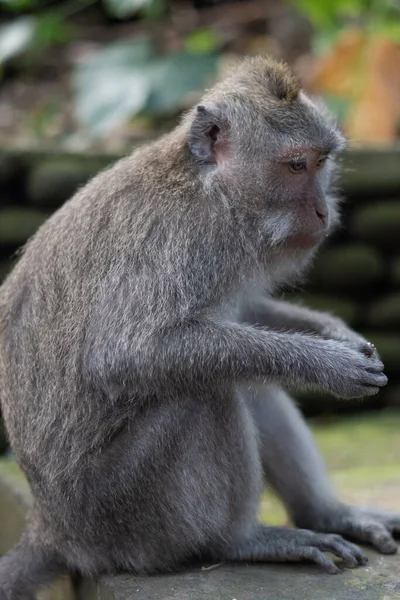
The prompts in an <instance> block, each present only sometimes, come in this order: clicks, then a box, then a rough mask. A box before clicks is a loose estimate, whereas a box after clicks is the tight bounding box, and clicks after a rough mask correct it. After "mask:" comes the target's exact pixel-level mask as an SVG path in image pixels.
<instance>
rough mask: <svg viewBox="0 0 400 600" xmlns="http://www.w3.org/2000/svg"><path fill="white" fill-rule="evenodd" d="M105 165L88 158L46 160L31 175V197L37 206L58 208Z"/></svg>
mask: <svg viewBox="0 0 400 600" xmlns="http://www.w3.org/2000/svg"><path fill="white" fill-rule="evenodd" d="M104 167H105V164H104V163H103V162H99V161H92V160H88V159H86V160H79V159H77V158H69V157H62V158H54V159H47V160H43V161H41V162H39V163H38V164H37V165H36V166H34V167H33V168H32V171H31V173H30V175H29V177H28V182H27V194H28V197H29V199H30V201H31V202H33V203H34V204H36V205H37V206H41V207H49V208H56V207H58V206H60V205H61V204H62V203H63V202H65V201H66V200H68V199H69V198H71V196H73V195H74V193H75V192H76V191H77V189H78V188H79V187H81V186H83V185H84V184H85V183H87V181H88V180H89V179H90V178H91V177H93V175H95V174H96V173H98V172H99V171H100V170H102V169H103V168H104Z"/></svg>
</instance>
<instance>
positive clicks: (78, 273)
mask: <svg viewBox="0 0 400 600" xmlns="http://www.w3.org/2000/svg"><path fill="white" fill-rule="evenodd" d="M147 156H148V151H147V150H144V151H143V152H142V153H139V154H138V155H136V156H133V157H128V158H127V159H124V160H123V161H120V162H119V163H117V164H116V165H115V166H114V167H112V168H111V169H110V170H108V171H106V172H104V173H102V174H100V175H99V176H97V177H96V178H94V180H92V181H91V182H90V183H89V184H88V185H87V186H86V187H85V188H83V190H81V191H80V192H78V194H77V195H76V196H75V197H74V198H73V199H72V200H70V201H69V202H67V203H66V204H65V205H64V206H63V207H62V208H61V209H60V210H59V211H57V213H55V214H54V215H53V216H52V217H51V218H50V219H49V220H48V221H47V222H46V223H45V224H44V225H43V226H42V227H41V228H40V230H39V231H38V232H37V234H36V235H35V236H34V238H33V239H32V240H30V242H29V243H28V244H27V246H26V248H25V250H24V253H23V255H22V257H21V258H20V260H19V262H18V264H17V266H16V267H15V269H14V270H13V272H12V273H11V274H10V276H9V277H8V278H7V280H6V281H5V283H4V284H3V286H2V287H1V288H0V323H1V326H0V398H1V401H2V406H3V411H4V416H5V420H6V425H7V429H8V432H9V435H10V439H11V444H12V447H13V450H14V452H15V454H16V456H17V459H18V461H19V463H20V465H21V466H22V468H23V470H24V471H25V473H26V475H27V477H28V479H29V481H30V483H31V486H32V488H33V490H34V494H35V497H36V499H37V500H38V501H39V503H42V504H43V505H44V506H46V510H47V512H48V513H50V512H52V513H53V515H54V518H55V519H56V518H57V512H58V511H60V513H61V512H62V511H64V512H65V511H66V510H68V506H65V498H68V497H69V496H71V497H72V495H73V494H75V496H80V497H82V496H84V495H85V493H86V492H85V486H86V485H88V479H87V473H88V471H90V470H91V472H93V470H94V466H95V465H99V464H100V463H101V461H100V462H99V460H98V459H99V456H100V455H101V454H102V452H103V451H104V449H105V448H106V447H108V446H109V444H110V442H111V441H112V440H114V439H118V440H119V439H121V437H120V436H122V438H123V436H124V432H125V430H126V428H127V427H131V428H132V427H133V425H132V424H133V423H136V425H137V426H139V425H140V424H141V423H142V419H141V412H140V411H141V408H140V407H141V402H140V401H138V402H137V405H136V404H135V402H133V401H132V397H131V398H129V397H128V396H129V392H130V390H124V391H123V392H122V393H121V394H116V395H115V397H112V394H109V395H107V394H105V393H104V391H103V390H99V389H97V388H96V387H95V386H93V384H92V382H91V381H89V380H88V377H87V369H86V364H85V360H86V357H87V351H88V347H89V346H90V340H91V336H92V334H93V332H94V330H96V334H97V330H100V331H101V332H103V334H104V337H103V339H104V343H106V342H107V332H108V328H113V329H117V330H118V328H119V327H120V326H121V324H123V323H124V322H125V321H126V320H127V319H129V320H131V321H132V323H133V329H134V331H135V332H137V333H136V335H137V338H138V340H139V339H140V336H142V339H144V337H145V336H148V335H149V329H150V327H153V328H157V327H159V326H162V325H164V324H165V323H170V322H173V319H179V318H180V317H181V316H182V315H183V314H188V313H190V312H191V311H196V310H199V309H202V308H203V307H204V306H207V305H209V304H210V302H211V301H210V298H212V299H213V302H217V301H218V298H217V296H216V294H215V288H216V285H217V281H216V275H214V274H213V270H212V268H211V266H210V265H207V264H206V268H205V269H203V270H202V265H203V264H205V261H204V259H203V256H202V252H203V251H206V252H208V253H209V251H210V244H212V243H213V244H215V243H216V240H218V239H219V237H218V235H215V232H216V231H218V232H220V231H221V227H223V226H224V224H223V222H222V223H221V222H219V220H218V217H219V216H218V215H215V214H214V215H212V214H211V213H212V210H214V209H213V208H212V207H211V208H210V207H209V209H208V212H207V211H206V214H205V215H204V214H203V216H201V213H199V217H198V218H194V215H193V211H196V210H197V208H196V206H195V205H193V203H191V202H189V201H188V197H189V199H190V195H191V191H192V190H193V187H194V186H195V185H197V183H196V181H194V180H192V179H191V178H190V177H189V178H188V179H187V180H184V181H181V180H180V179H179V176H177V177H176V178H175V177H174V171H173V169H171V168H170V173H171V172H172V175H169V177H170V178H171V182H170V189H169V193H168V194H165V191H164V193H162V194H160V195H159V196H157V189H158V188H157V185H158V183H157V181H159V182H160V189H161V182H162V179H163V178H164V179H165V173H164V171H163V168H162V166H160V163H162V160H164V157H161V158H162V160H161V158H160V159H157V147H156V148H155V156H156V160H154V158H153V159H152V161H149V160H148V158H147ZM153 156H154V153H153ZM178 160H179V159H178ZM170 167H171V165H170ZM151 168H153V169H154V177H153V183H154V184H155V185H154V186H153V187H152V194H153V196H152V195H149V191H148V189H146V185H145V184H144V183H143V181H146V182H147V181H148V180H149V173H148V170H149V169H151ZM144 173H145V174H146V177H143V174H144ZM177 204H179V211H178V210H177ZM210 210H211V213H210ZM203 213H204V210H203ZM210 215H211V217H212V218H210ZM202 219H203V221H204V223H202ZM193 223H194V224H195V225H193ZM232 235H233V234H232ZM236 245H237V244H236ZM214 254H215V255H216V256H218V257H219V262H220V259H221V256H222V257H223V256H224V255H225V254H226V262H227V265H228V264H229V265H230V266H229V268H228V266H227V268H226V270H223V271H222V272H221V273H218V278H219V279H220V280H221V281H223V280H224V278H226V280H227V281H229V282H231V281H232V280H233V277H232V273H231V271H232V264H234V262H233V263H232V255H231V253H230V251H229V248H227V247H225V246H224V247H220V248H215V251H214ZM182 265H183V268H184V272H185V273H186V274H187V276H186V277H185V279H183V278H182V275H181V273H180V271H182ZM210 273H211V276H210ZM166 274H167V276H166ZM110 289H111V290H115V303H114V304H113V305H112V306H110V305H109V303H107V302H109V301H107V302H106V301H105V300H104V298H105V297H107V298H108V297H109V292H110ZM100 339H101V336H100ZM132 347H133V351H134V348H135V341H134V342H133V344H132ZM132 393H133V392H132ZM127 400H129V403H127ZM139 400H140V399H139ZM151 402H152V405H153V406H157V405H158V404H157V403H158V402H159V399H158V398H152V399H151ZM163 402H165V399H163ZM214 402H215V399H214V398H213V403H214ZM206 405H207V403H205V404H204V406H206ZM179 410H181V409H179ZM213 410H214V409H213ZM238 410H239V413H240V409H238ZM171 411H172V407H171ZM174 412H176V411H175V410H174ZM239 413H238V415H237V418H238V419H239V418H240V416H239ZM183 414H185V413H183ZM204 418H205V419H209V422H210V423H212V414H210V415H208V416H206V414H204ZM165 422H167V421H165ZM171 427H172V429H174V431H186V432H187V435H189V436H190V432H191V428H192V427H193V423H192V422H191V424H190V426H189V424H188V423H186V424H184V425H183V424H181V425H179V426H178V425H177V424H171ZM212 427H213V426H212V425H210V428H211V431H210V436H209V443H210V447H211V448H212V437H213V433H212ZM144 433H145V432H144ZM174 435H175V434H174ZM170 437H171V433H168V432H165V433H164V434H163V436H162V438H164V439H165V440H168V438H170ZM179 437H180V438H182V435H181V433H180V434H179ZM227 439H228V435H227ZM181 441H182V440H181ZM154 443H156V445H157V447H158V448H159V449H161V450H162V448H163V446H162V444H160V442H159V441H157V440H155V441H154ZM117 446H118V444H117ZM152 460H153V458H152ZM196 460H197V455H196ZM151 465H152V463H151V462H150V463H149V469H151V468H153V467H152V466H151ZM99 472H100V471H99ZM99 472H97V474H96V475H95V476H94V478H96V477H97V476H98V474H99ZM163 476H164V474H163V472H160V473H159V474H158V475H157V477H158V478H162V477H163ZM157 477H156V476H154V479H157ZM92 483H93V480H92ZM93 485H94V484H93ZM79 486H82V487H81V489H79ZM50 491H51V493H52V494H53V498H52V500H51V502H50V504H49V494H50ZM76 510H77V509H76V506H75V505H74V503H71V508H70V517H71V519H73V518H74V515H73V512H74V511H76ZM99 513H101V511H100V509H99Z"/></svg>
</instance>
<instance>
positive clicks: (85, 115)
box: [74, 40, 154, 136]
mask: <svg viewBox="0 0 400 600" xmlns="http://www.w3.org/2000/svg"><path fill="white" fill-rule="evenodd" d="M153 52H154V50H153V45H152V44H151V43H150V42H149V41H148V40H140V41H135V42H131V41H129V42H126V41H125V42H118V43H116V44H113V45H111V46H109V47H108V48H107V49H106V50H104V51H102V52H99V53H98V54H97V55H96V57H95V58H93V59H91V60H89V61H87V62H85V63H83V64H81V65H79V66H78V68H77V70H76V72H75V73H74V87H75V89H76V116H77V119H78V121H79V122H80V123H82V124H83V125H85V126H87V127H88V128H89V130H90V132H91V133H92V134H93V135H95V136H99V135H102V134H104V133H105V132H107V131H109V130H110V129H112V128H113V127H114V126H116V125H118V124H120V123H122V122H124V121H125V120H126V119H127V118H128V117H130V116H132V115H134V114H137V113H138V112H140V111H141V110H142V109H143V108H144V107H145V105H146V103H147V100H148V98H149V95H150V92H151V82H150V79H149V74H148V72H147V66H146V65H147V63H148V62H149V61H150V60H151V57H152V55H153Z"/></svg>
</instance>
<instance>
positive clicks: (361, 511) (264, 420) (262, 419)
mask: <svg viewBox="0 0 400 600" xmlns="http://www.w3.org/2000/svg"><path fill="white" fill-rule="evenodd" d="M249 396H250V393H249ZM249 405H250V408H251V410H252V413H253V415H254V419H255V422H256V423H257V426H258V430H259V435H260V450H261V459H262V462H263V468H264V472H265V473H266V476H267V478H268V480H269V481H270V482H271V484H272V485H273V487H274V488H275V490H276V491H277V493H278V494H279V495H280V497H281V498H282V500H283V501H284V503H285V505H286V507H287V509H288V512H289V514H290V515H291V517H292V519H293V522H294V523H295V524H296V525H297V526H298V527H303V528H307V529H312V530H314V531H323V532H329V533H340V534H342V535H348V536H351V537H352V538H353V539H356V540H358V541H361V542H367V543H370V544H371V545H373V546H375V548H377V549H378V550H380V551H381V552H384V553H392V552H395V551H396V549H397V544H396V542H395V541H394V539H393V537H392V534H393V533H399V532H400V515H399V514H395V513H390V512H385V511H379V510H375V509H366V508H358V507H353V506H347V505H346V504H343V503H341V502H340V501H339V500H338V499H337V497H336V495H335V494H334V492H333V491H332V488H331V486H330V483H329V480H328V477H327V473H326V469H325V465H324V462H323V460H322V457H321V456H320V454H319V452H318V449H317V447H316V444H315V442H314V439H313V436H312V434H311V431H310V430H309V428H308V427H307V425H306V423H305V421H304V419H303V417H302V415H301V414H300V412H299V411H298V410H297V408H296V406H295V405H294V403H293V401H292V400H291V398H290V397H289V396H288V395H287V394H286V393H285V392H284V391H283V390H278V389H272V388H262V387H260V388H258V389H255V390H254V391H252V394H251V397H249Z"/></svg>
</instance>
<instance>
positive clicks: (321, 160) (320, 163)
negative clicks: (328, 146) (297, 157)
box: [317, 155, 328, 169]
mask: <svg viewBox="0 0 400 600" xmlns="http://www.w3.org/2000/svg"><path fill="white" fill-rule="evenodd" d="M327 160H328V155H327V156H321V158H319V159H318V160H317V169H321V168H322V167H323V166H324V164H325V163H326V161H327Z"/></svg>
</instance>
